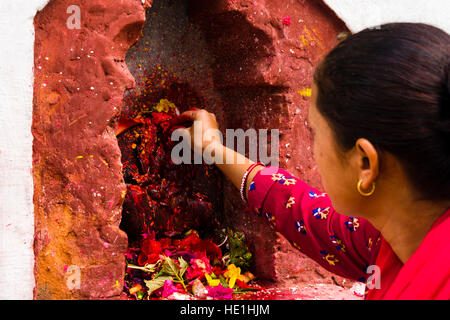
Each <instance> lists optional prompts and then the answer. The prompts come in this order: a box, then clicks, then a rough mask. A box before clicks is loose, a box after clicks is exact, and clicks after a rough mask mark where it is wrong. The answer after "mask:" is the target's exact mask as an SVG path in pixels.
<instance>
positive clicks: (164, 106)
mask: <svg viewBox="0 0 450 320" xmlns="http://www.w3.org/2000/svg"><path fill="white" fill-rule="evenodd" d="M163 81H164V80H163ZM154 109H155V110H156V111H158V112H169V111H170V109H176V106H175V105H174V104H173V103H172V102H170V101H169V100H167V99H161V100H160V101H159V103H158V104H157V105H156V106H155V107H154Z"/></svg>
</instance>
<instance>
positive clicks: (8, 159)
mask: <svg viewBox="0 0 450 320" xmlns="http://www.w3.org/2000/svg"><path fill="white" fill-rule="evenodd" d="M48 1H49V0H0V43H1V49H0V130H1V133H0V299H32V298H33V289H34V276H33V268H34V255H33V236H34V216H33V215H34V213H33V180H32V174H31V169H32V135H31V120H32V99H33V61H34V58H33V43H34V27H33V18H34V15H35V14H36V12H37V10H40V9H42V8H43V7H44V6H45V5H46V4H47V2H48ZM324 1H325V2H326V3H327V4H328V5H329V6H330V8H332V9H333V10H334V11H335V12H336V14H337V15H338V16H339V17H340V18H341V19H342V20H343V21H344V22H345V23H346V24H347V26H348V27H349V29H350V30H351V31H352V32H357V31H359V30H361V29H363V28H366V27H373V26H376V25H380V24H382V23H386V22H394V21H398V22H400V21H402V22H406V21H408V22H424V23H429V24H433V25H435V26H437V27H440V28H442V29H444V30H446V31H447V32H449V33H450V16H449V15H450V1H448V0H324Z"/></svg>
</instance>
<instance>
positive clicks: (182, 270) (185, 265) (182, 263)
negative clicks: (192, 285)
mask: <svg viewBox="0 0 450 320" xmlns="http://www.w3.org/2000/svg"><path fill="white" fill-rule="evenodd" d="M178 262H179V263H180V277H181V278H182V277H183V275H184V273H185V272H186V269H187V268H188V267H189V263H187V262H186V260H184V259H183V258H182V257H179V258H178Z"/></svg>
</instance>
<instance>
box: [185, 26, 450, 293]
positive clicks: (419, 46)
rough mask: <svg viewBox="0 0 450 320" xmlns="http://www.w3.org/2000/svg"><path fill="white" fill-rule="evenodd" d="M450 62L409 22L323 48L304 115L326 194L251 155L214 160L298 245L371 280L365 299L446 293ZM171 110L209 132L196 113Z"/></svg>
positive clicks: (341, 271) (444, 37)
mask: <svg viewBox="0 0 450 320" xmlns="http://www.w3.org/2000/svg"><path fill="white" fill-rule="evenodd" d="M449 64H450V36H449V35H448V34H447V33H445V32H444V31H442V30H440V29H437V28H435V27H432V26H428V25H424V24H412V23H394V24H386V25H383V26H381V27H380V28H377V29H366V30H363V31H361V32H359V33H357V34H354V35H352V36H350V37H349V38H347V39H346V40H344V41H342V42H341V43H339V44H338V45H337V46H336V48H334V49H333V50H332V51H331V52H330V53H329V54H328V55H327V56H326V57H325V59H324V60H323V62H322V63H321V64H320V65H319V66H318V68H317V69H316V71H315V75H314V84H313V87H312V101H311V105H310V108H309V113H308V117H309V123H310V126H311V128H312V131H313V133H314V154H315V161H316V163H317V166H318V169H319V172H320V174H321V177H322V182H323V186H324V188H325V191H326V193H322V192H320V191H318V190H315V189H313V188H311V187H309V186H308V185H307V184H305V183H304V182H302V181H300V180H298V179H297V178H294V177H292V175H290V174H289V173H288V172H286V171H285V170H282V169H279V168H274V167H264V166H262V165H260V164H255V163H254V162H252V161H251V160H249V159H243V160H244V162H245V164H217V166H218V167H219V168H220V169H221V170H222V171H223V173H224V174H225V175H226V176H227V177H228V178H229V179H230V180H231V181H232V182H233V183H234V185H236V187H238V188H241V189H242V190H243V197H244V199H248V206H249V207H250V208H251V209H252V210H254V211H255V212H256V213H258V214H261V215H263V216H265V217H266V218H268V219H269V220H270V221H271V223H273V224H274V225H275V226H276V228H277V230H278V231H279V232H281V233H282V234H283V235H284V236H285V237H286V238H287V239H288V240H289V241H291V243H293V244H294V245H296V246H297V247H298V248H299V249H300V250H301V251H302V252H304V253H305V254H307V255H308V256H309V257H311V258H312V259H314V260H316V261H317V262H318V263H320V264H321V265H322V266H324V267H325V268H327V269H328V270H330V271H331V272H334V273H336V274H338V275H341V276H344V277H348V278H351V279H354V280H359V281H364V282H365V281H366V279H368V278H369V279H370V280H371V281H369V282H368V283H367V289H368V290H367V291H366V299H450V254H449V253H450V241H449V240H450V239H449V238H450V93H449V91H450V77H449V72H450V71H449ZM181 119H182V120H183V121H184V120H191V121H201V122H202V127H203V130H204V132H206V131H207V130H208V129H214V130H215V129H218V125H217V122H216V120H215V117H214V115H213V114H211V113H208V112H206V111H204V110H194V111H187V112H185V113H183V114H182V116H181ZM185 130H186V131H187V132H188V133H189V134H191V137H192V140H193V145H197V146H201V147H202V148H203V149H204V148H205V147H206V146H208V145H209V147H210V148H211V147H213V149H214V152H218V153H219V154H222V155H223V158H224V159H226V156H227V155H228V156H230V155H231V156H233V157H234V159H236V160H237V159H238V158H241V160H242V158H243V156H242V155H240V154H237V153H235V152H234V151H233V150H230V149H227V148H226V147H225V146H223V145H222V144H220V143H219V142H218V141H217V140H213V139H208V138H207V137H206V136H207V135H203V137H202V138H201V139H195V140H194V138H193V128H192V127H191V128H188V129H185ZM211 143H213V144H212V145H210V144H211ZM223 162H225V161H223ZM235 163H236V162H235ZM378 277H380V279H381V282H380V281H379V280H380V279H378Z"/></svg>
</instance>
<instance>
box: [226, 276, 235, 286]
mask: <svg viewBox="0 0 450 320" xmlns="http://www.w3.org/2000/svg"><path fill="white" fill-rule="evenodd" d="M236 278H237V277H236V276H232V277H231V278H230V282H228V286H229V287H230V288H231V289H233V287H234V284H235V283H236Z"/></svg>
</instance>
